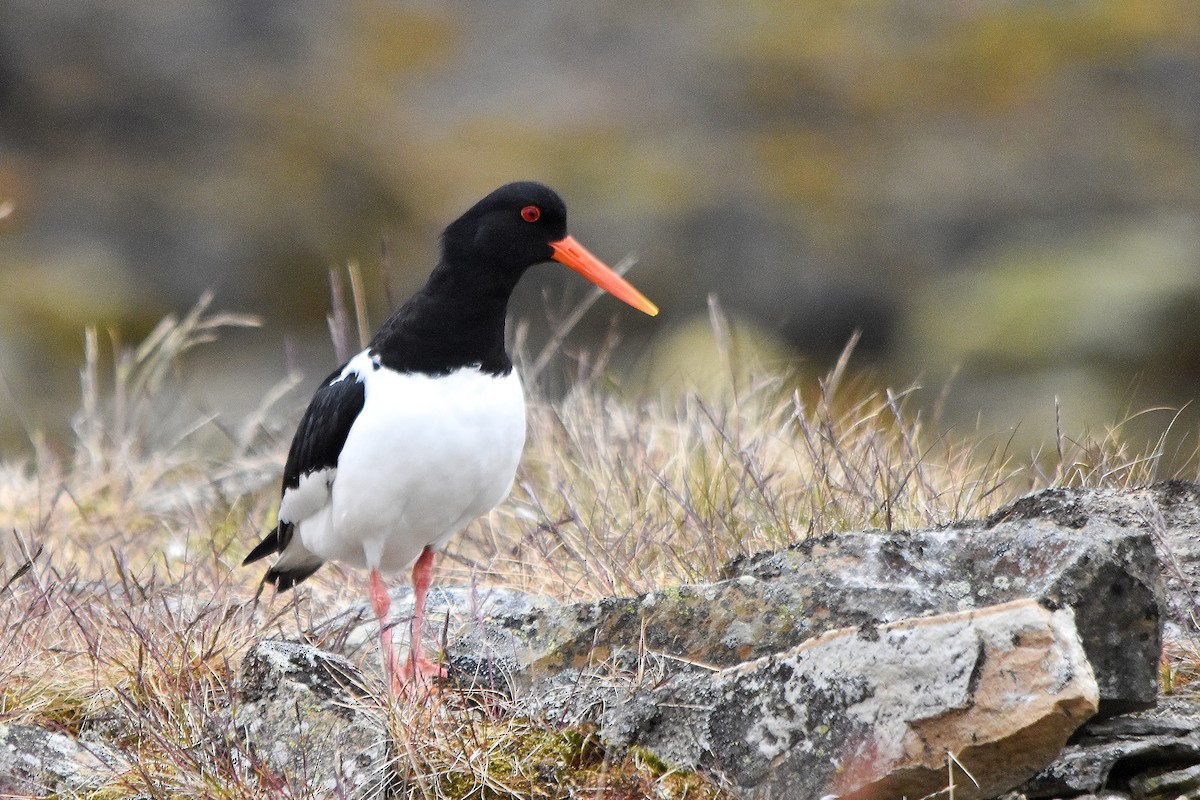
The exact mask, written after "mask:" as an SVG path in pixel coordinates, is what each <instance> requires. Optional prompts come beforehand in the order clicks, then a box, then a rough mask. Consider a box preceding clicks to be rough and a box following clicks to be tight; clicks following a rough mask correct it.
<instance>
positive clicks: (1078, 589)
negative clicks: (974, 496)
mask: <svg viewBox="0 0 1200 800" xmlns="http://www.w3.org/2000/svg"><path fill="white" fill-rule="evenodd" d="M990 525H991V526H990V527H984V526H983V525H982V524H979V525H973V526H964V527H960V528H954V529H948V530H931V531H906V532H899V533H881V532H874V533H844V534H838V535H835V536H828V537H825V538H822V539H816V540H809V541H805V542H802V543H800V544H798V545H795V546H794V547H792V548H789V549H787V550H783V551H780V552H776V553H765V554H760V555H757V556H753V557H749V558H745V559H741V560H739V561H737V562H735V563H734V564H732V565H730V567H729V568H728V571H727V572H728V577H727V578H726V579H725V580H722V581H717V582H714V583H709V584H696V585H690V586H679V587H673V588H669V589H664V590H661V591H657V592H652V593H650V594H646V595H643V596H640V597H630V598H606V599H604V600H599V601H596V602H592V603H577V604H572V605H566V606H562V607H558V608H543V609H534V610H531V611H529V612H527V613H522V614H517V615H511V616H495V617H493V618H491V619H489V620H487V624H486V625H485V626H483V627H484V630H483V631H482V632H481V631H479V630H476V631H475V632H474V633H471V634H467V635H465V636H461V637H454V636H452V637H451V641H450V647H449V652H450V654H451V656H452V657H453V659H454V660H455V661H456V662H459V661H461V662H462V663H463V664H465V665H468V666H467V667H466V668H467V669H468V671H473V672H474V673H475V674H485V673H487V672H489V671H490V672H491V673H495V674H501V675H504V676H506V677H505V680H507V681H509V682H512V681H516V682H517V683H524V684H525V685H532V684H534V683H537V682H538V681H540V680H541V679H542V678H543V677H545V676H552V675H556V674H563V673H565V672H566V673H569V672H578V671H580V670H586V669H589V668H590V666H589V665H596V664H609V665H617V666H623V667H626V668H628V669H637V663H638V661H639V659H641V658H643V657H644V656H645V654H646V653H651V654H661V655H663V656H666V657H668V658H670V659H674V660H675V665H676V668H677V669H680V670H686V669H689V668H690V667H689V665H704V666H707V667H712V668H723V667H730V666H734V665H736V664H740V663H742V662H744V661H749V660H752V659H755V658H760V657H762V656H766V655H770V654H772V653H778V652H782V651H785V650H788V649H789V648H792V647H795V646H796V645H798V644H800V643H802V642H804V641H806V640H808V639H811V638H813V637H814V636H818V635H820V634H821V633H824V632H827V631H830V630H836V629H840V628H847V627H858V626H862V625H871V624H874V623H877V622H894V621H898V620H902V619H908V618H912V617H918V616H926V615H932V614H942V613H947V612H952V611H963V610H969V609H973V608H983V607H986V606H990V605H995V604H999V603H1005V602H1009V601H1012V600H1016V599H1020V598H1034V599H1038V600H1041V601H1043V602H1045V603H1047V604H1048V605H1051V606H1054V607H1059V606H1065V607H1070V608H1073V609H1074V611H1075V615H1076V625H1077V627H1078V629H1079V632H1080V635H1081V637H1082V638H1083V643H1084V648H1085V649H1086V650H1087V653H1088V656H1089V658H1090V659H1091V662H1092V665H1093V667H1094V669H1095V672H1096V678H1097V681H1098V683H1099V685H1100V693H1101V694H1100V696H1101V708H1102V712H1103V713H1106V714H1113V713H1120V712H1125V711H1130V710H1135V709H1141V708H1148V707H1150V706H1152V705H1153V704H1154V701H1155V698H1156V697H1157V691H1158V667H1159V657H1160V654H1161V617H1162V610H1161V604H1162V588H1161V579H1160V575H1159V571H1160V567H1159V562H1158V560H1157V557H1156V555H1155V551H1154V546H1153V543H1152V541H1151V538H1150V536H1149V535H1148V534H1147V532H1146V531H1144V530H1142V529H1139V528H1128V527H1121V526H1118V525H1117V524H1116V523H1115V522H1113V521H1112V520H1110V519H1098V520H1094V521H1092V522H1091V523H1089V524H1088V525H1086V526H1085V527H1082V528H1074V527H1060V526H1059V525H1057V524H1056V523H1055V522H1054V521H1053V520H1043V519H1024V518H1021V519H1011V520H995V521H993V523H990ZM486 653H491V654H492V655H491V656H488V657H490V658H492V662H490V663H488V664H482V663H481V661H486V658H485V656H484V654H486Z"/></svg>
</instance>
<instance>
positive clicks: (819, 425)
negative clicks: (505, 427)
mask: <svg viewBox="0 0 1200 800" xmlns="http://www.w3.org/2000/svg"><path fill="white" fill-rule="evenodd" d="M343 316H344V315H343ZM252 323H253V321H252V320H249V319H246V318H242V317H238V316H233V315H223V314H213V313H210V312H209V311H208V308H207V301H201V303H200V304H199V305H198V306H197V307H196V308H195V309H194V310H193V311H192V312H191V313H190V314H188V315H187V316H185V317H183V318H181V319H174V318H168V319H167V320H164V321H163V322H162V324H160V325H159V326H158V328H156V329H155V331H154V332H153V333H152V334H151V335H150V337H149V338H148V339H147V340H146V341H145V342H144V343H142V344H141V345H140V346H138V347H137V348H134V349H122V348H119V347H117V346H116V345H114V347H113V348H112V350H113V351H112V352H111V353H106V352H105V350H106V349H105V348H103V347H102V346H101V344H100V338H99V337H98V335H97V334H96V332H95V331H90V332H89V333H88V336H87V344H88V347H87V360H86V363H85V365H84V368H83V371H82V384H83V396H82V402H81V408H80V411H79V414H78V415H77V417H76V419H75V423H74V430H75V437H74V440H73V441H71V442H70V443H69V444H66V445H59V444H55V443H52V442H49V441H45V440H42V439H40V438H38V437H36V436H34V437H32V440H33V443H34V448H33V453H32V455H31V456H30V457H29V458H28V459H27V460H25V461H23V462H13V463H8V464H4V465H2V466H0V509H2V510H3V513H4V515H5V519H4V520H3V521H4V523H5V526H4V527H5V538H4V539H3V542H2V545H0V546H2V547H3V549H2V550H0V554H2V556H3V564H2V566H0V588H2V591H0V719H3V720H6V721H32V722H37V723H42V724H49V725H52V726H59V727H61V728H63V729H66V730H67V731H69V732H72V733H80V732H89V731H90V732H96V733H99V734H100V735H102V736H104V737H105V738H106V739H108V740H109V741H112V742H114V743H115V744H117V745H118V746H120V747H121V748H123V749H125V750H126V752H127V753H128V754H130V755H131V756H132V759H131V764H132V765H133V766H132V768H131V769H130V770H129V771H127V772H126V773H124V774H122V775H119V776H115V777H114V779H113V782H112V784H111V785H110V786H108V787H105V788H104V789H103V790H102V791H100V792H98V793H97V794H96V795H95V796H96V797H108V796H121V795H123V794H125V795H127V794H129V793H138V794H142V795H145V796H148V797H154V798H165V797H213V798H243V797H273V796H278V792H279V791H280V787H281V786H282V784H281V783H280V780H279V779H278V777H277V776H273V775H272V774H271V773H270V771H269V770H267V769H266V768H265V767H264V766H263V765H262V764H261V763H260V762H258V761H257V760H256V759H255V758H254V756H253V754H252V753H250V752H247V751H246V748H245V747H244V745H243V744H242V743H241V742H240V741H239V740H238V737H237V735H236V733H235V732H234V731H232V730H231V729H230V726H229V723H228V715H227V713H226V712H227V709H228V705H229V700H230V696H231V693H232V683H233V678H234V675H235V674H236V671H237V668H238V664H239V663H240V659H241V657H242V654H243V653H244V651H245V650H246V649H247V647H249V646H250V644H251V643H252V642H253V641H255V640H256V639H259V638H262V637H267V636H282V637H288V638H305V637H306V636H309V635H310V634H309V632H310V631H313V630H314V629H315V628H316V627H317V626H318V625H319V623H321V622H322V621H324V620H325V619H327V618H328V617H329V616H330V614H331V613H332V612H331V609H344V608H345V607H347V606H349V605H351V604H356V603H361V602H362V600H363V598H364V597H365V595H366V592H365V589H366V578H365V576H364V575H362V574H360V573H358V572H356V571H350V570H342V569H341V568H340V567H338V566H336V565H330V566H329V567H327V568H326V569H324V570H322V571H321V572H320V573H318V575H317V576H315V577H314V578H313V579H312V580H311V581H310V582H308V583H306V584H305V585H304V586H303V587H302V588H301V589H300V590H298V591H296V592H294V593H291V594H288V595H285V596H282V597H280V598H277V599H274V600H271V601H270V602H261V603H257V604H256V603H255V602H254V599H253V598H254V594H255V589H256V588H257V587H256V584H257V582H258V579H259V577H260V571H259V570H258V569H257V568H253V569H242V568H240V566H239V564H240V560H241V558H242V556H243V555H244V553H245V552H246V550H247V548H248V547H249V546H250V545H251V543H252V542H254V541H256V539H257V537H258V536H259V535H260V533H261V531H262V530H263V529H265V528H267V527H268V526H269V525H270V524H272V522H273V514H274V512H275V504H276V502H277V481H278V475H279V471H280V469H281V465H282V463H283V459H284V455H285V452H286V447H287V445H288V438H289V436H290V433H291V429H292V425H294V421H295V419H296V416H297V412H298V403H300V402H303V398H300V397H298V396H297V394H298V393H296V394H293V393H289V391H288V390H289V389H290V388H291V387H292V386H293V385H294V384H295V383H296V381H295V379H294V378H289V379H288V380H287V381H285V382H284V383H283V384H281V385H280V386H279V387H278V389H277V390H276V391H273V392H271V393H269V395H268V396H267V398H266V400H265V401H264V405H263V407H262V408H261V409H259V410H258V411H257V412H256V413H254V414H251V415H250V416H249V417H248V418H247V419H246V420H244V421H243V422H242V424H241V425H239V426H237V427H236V428H230V427H229V426H227V425H225V424H223V423H222V422H221V421H219V420H217V419H214V418H212V417H211V416H198V417H197V416H195V415H191V414H189V413H188V412H186V411H185V410H183V409H184V407H185V404H183V403H181V402H180V394H179V392H180V390H179V385H178V380H177V379H178V374H179V373H178V368H179V365H180V363H181V359H185V358H186V354H187V351H188V350H189V349H191V348H192V347H195V346H197V345H199V344H202V343H204V342H205V341H207V340H210V339H211V338H213V337H214V336H216V335H217V333H218V332H219V330H220V329H221V328H223V327H226V326H232V325H247V324H252ZM713 326H714V331H715V332H716V339H717V342H718V353H717V357H718V358H724V359H725V360H726V367H727V369H728V372H729V374H730V375H731V376H733V375H735V373H736V372H737V370H734V369H733V367H732V365H731V364H729V363H728V362H729V360H730V358H729V355H728V354H729V353H730V352H731V350H730V348H731V346H732V345H731V344H730V342H729V338H730V334H728V333H727V326H725V324H724V322H723V320H722V318H721V316H720V314H719V313H717V312H714V315H713ZM334 327H335V329H336V330H339V335H340V336H342V337H343V339H344V338H345V336H346V334H345V330H347V329H349V330H353V328H352V327H349V328H348V327H347V326H346V324H345V320H344V319H338V320H335V326H334ZM335 338H336V337H335ZM109 359H111V363H110V365H109V366H107V367H105V366H104V365H105V363H106V362H108V361H109ZM601 361H602V359H601ZM849 361H850V349H848V350H847V352H846V353H845V354H844V355H843V357H842V359H841V361H840V362H839V363H838V364H837V366H836V367H835V368H834V369H833V370H832V371H831V372H830V373H829V374H828V375H827V376H826V377H825V378H824V379H822V380H820V381H819V382H818V384H817V385H816V386H805V385H796V381H795V379H794V378H793V377H792V376H789V375H787V374H783V373H770V372H767V373H763V374H757V375H751V376H749V377H736V378H734V377H731V379H730V381H729V384H728V388H727V391H726V392H724V393H719V394H717V395H716V396H713V395H709V396H703V395H701V394H700V393H698V392H683V393H680V394H678V395H677V396H672V397H667V396H659V397H636V398H630V397H625V396H622V394H621V392H620V391H619V390H618V389H616V388H614V387H612V386H608V385H606V384H605V380H604V378H603V376H602V374H601V373H600V372H599V371H595V370H594V371H591V372H587V373H585V374H579V375H577V376H575V379H576V381H575V384H574V385H575V388H574V389H573V390H572V391H571V392H570V394H568V395H567V396H566V397H565V398H562V399H555V400H551V399H547V398H545V397H541V396H539V393H538V390H537V387H536V386H533V387H530V389H529V391H530V394H531V398H530V419H529V442H528V445H527V448H526V453H525V458H524V462H523V465H522V467H521V471H520V473H519V476H518V481H517V486H516V488H515V490H514V493H513V497H512V498H511V500H510V501H508V502H507V503H505V504H503V505H502V506H501V507H500V508H498V509H496V510H495V511H494V512H493V513H492V514H491V515H490V516H488V517H487V518H484V519H481V520H479V521H477V522H476V523H474V524H472V525H471V526H470V528H469V529H468V530H467V531H466V532H465V533H464V535H462V536H460V537H458V539H457V540H456V541H455V542H454V544H453V545H452V546H451V552H450V557H449V558H447V559H444V560H443V561H442V565H441V568H440V572H439V575H438V580H439V581H442V582H445V583H468V582H475V583H477V584H489V585H503V586H509V587H514V588H518V589H522V590H526V591H532V592H537V593H542V594H547V595H551V596H554V597H558V598H562V599H564V600H565V599H571V600H579V599H585V598H594V597H600V596H605V595H612V594H630V593H637V592H644V591H647V590H650V589H653V588H658V587H662V586H664V585H669V584H674V583H681V582H689V581H704V580H710V579H713V578H714V577H715V576H716V575H717V573H718V570H719V569H720V568H721V566H722V565H723V564H724V563H725V562H726V561H728V560H729V559H730V558H732V557H734V556H736V555H738V554H741V553H749V552H754V551H758V550H763V549H768V548H778V547H782V546H785V545H787V544H789V543H791V542H795V541H797V540H800V539H803V538H805V537H807V536H812V535H818V534H825V533H830V532H836V531H839V530H844V529H863V528H873V527H884V528H905V527H917V526H930V525H938V524H943V523H949V522H953V521H955V520H961V519H966V518H972V517H979V516H982V515H986V514H988V513H989V512H991V511H993V510H995V509H996V508H997V507H999V506H1000V505H1001V504H1003V503H1005V502H1007V501H1009V500H1012V499H1013V498H1014V497H1016V496H1018V495H1020V494H1021V493H1024V492H1026V491H1028V490H1030V489H1034V488H1042V487H1046V486H1050V485H1107V486H1112V485H1125V484H1140V483H1145V482H1148V481H1150V480H1152V479H1154V478H1156V477H1158V475H1157V471H1158V469H1159V467H1160V462H1161V460H1162V450H1163V448H1164V445H1163V443H1160V445H1159V447H1158V448H1156V449H1154V450H1152V451H1150V452H1147V453H1132V452H1128V451H1127V449H1126V448H1125V447H1124V446H1123V445H1122V443H1121V441H1120V436H1119V433H1120V429H1119V427H1118V428H1117V429H1114V430H1113V431H1109V432H1107V433H1106V434H1104V435H1103V436H1101V437H1091V438H1082V439H1078V440H1075V439H1070V438H1067V437H1066V436H1060V437H1059V438H1058V440H1057V441H1056V442H1054V443H1053V446H1051V447H1050V448H1048V449H1047V451H1046V452H1044V453H1036V454H1033V455H1032V456H1031V457H1028V458H1019V457H1018V454H1015V453H1011V452H1008V450H1007V449H1006V446H1005V442H1004V440H1003V439H995V438H991V437H988V436H986V435H982V434H978V435H971V436H965V435H964V436H952V435H939V434H938V433H936V431H935V430H934V428H935V427H936V426H930V425H928V424H926V422H925V421H924V420H923V419H921V418H920V417H919V416H918V415H915V414H912V413H910V412H909V411H908V410H907V408H906V404H907V402H908V399H909V396H910V394H911V393H905V392H899V393H897V392H892V391H877V390H874V389H871V388H869V386H867V384H866V382H865V381H863V380H861V379H857V380H856V379H852V378H851V377H850V374H849V368H848V364H849ZM1181 657H1182V656H1181ZM1185 672H1186V671H1185V670H1174V671H1172V672H1171V673H1170V674H1171V675H1172V676H1174V679H1175V680H1182V676H1183V675H1184V673H1185ZM378 688H379V694H378V695H377V696H374V697H371V698H368V699H367V700H365V701H364V702H372V703H379V704H381V705H380V707H381V708H384V709H385V711H386V713H388V714H389V715H390V719H391V721H392V729H393V731H394V732H395V736H396V741H397V742H398V745H401V746H398V747H397V752H398V755H397V758H398V760H399V763H398V765H397V769H398V772H399V773H400V774H401V775H405V776H407V779H406V782H405V785H406V787H407V788H405V789H403V791H404V792H406V793H408V795H410V796H413V797H434V798H465V797H471V798H510V797H511V798H543V797H584V796H586V797H592V798H595V797H600V798H627V797H638V798H641V797H673V798H684V797H686V798H704V797H719V796H720V793H719V790H718V789H717V787H714V786H711V785H708V784H706V783H704V781H703V780H701V779H700V778H699V777H698V776H695V775H687V774H680V773H678V772H674V771H672V770H670V769H669V768H667V766H666V765H664V764H662V763H661V762H658V761H656V760H655V759H654V758H652V757H649V756H648V755H647V754H645V753H641V752H639V751H637V750H634V751H631V752H626V753H615V752H607V751H606V750H605V748H603V747H602V746H601V745H600V744H599V742H598V741H597V740H596V739H595V737H594V735H593V733H592V732H591V731H588V730H581V729H569V730H547V729H545V728H542V727H539V726H537V725H535V724H532V723H531V722H530V721H528V720H524V719H519V718H510V717H507V716H506V715H505V714H503V713H500V714H494V713H493V714H488V715H485V714H483V712H482V711H480V710H479V709H477V708H476V709H471V708H469V707H464V705H463V704H460V703H456V702H455V700H454V698H453V697H451V696H447V697H444V698H441V699H435V700H432V701H430V702H428V703H425V704H400V705H398V706H397V705H389V704H388V702H387V699H386V693H385V692H384V691H383V687H382V685H381V686H380V687H378Z"/></svg>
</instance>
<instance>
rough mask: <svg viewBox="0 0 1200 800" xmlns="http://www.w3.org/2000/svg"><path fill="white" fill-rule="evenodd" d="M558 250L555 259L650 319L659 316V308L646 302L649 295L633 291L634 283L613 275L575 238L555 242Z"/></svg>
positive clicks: (555, 247)
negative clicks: (647, 315)
mask: <svg viewBox="0 0 1200 800" xmlns="http://www.w3.org/2000/svg"><path fill="white" fill-rule="evenodd" d="M550 247H551V248H552V249H553V250H554V255H553V258H554V260H555V261H558V262H560V263H562V264H566V265H567V266H568V267H570V268H571V269H573V270H575V271H576V272H578V273H579V274H580V275H582V276H583V277H585V278H587V279H588V280H589V281H591V282H592V283H594V284H596V285H597V286H599V287H600V288H601V289H603V290H604V291H606V292H608V293H609V294H611V295H612V296H613V297H615V298H617V299H618V300H624V301H625V302H626V303H628V304H629V305H631V306H633V307H634V308H636V309H637V310H638V311H642V312H645V313H647V314H649V315H650V316H652V317H653V316H655V315H657V314H658V306H656V305H654V303H651V302H650V301H649V300H647V299H646V296H645V295H644V294H642V293H641V292H639V291H638V290H637V289H635V288H633V284H632V283H630V282H629V281H627V280H625V279H624V278H622V277H621V276H620V275H618V274H617V273H615V272H613V270H612V268H611V267H609V266H608V265H607V264H605V263H604V262H603V261H601V260H600V259H598V258H596V257H595V256H594V255H592V254H591V253H589V252H588V251H587V249H586V248H585V247H584V246H583V245H581V244H580V243H579V242H577V241H575V237H573V236H564V237H563V238H561V239H559V240H558V241H557V242H551V243H550Z"/></svg>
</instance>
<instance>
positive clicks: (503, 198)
mask: <svg viewBox="0 0 1200 800" xmlns="http://www.w3.org/2000/svg"><path fill="white" fill-rule="evenodd" d="M442 251H443V259H444V260H445V261H447V262H448V263H454V264H461V265H464V267H465V266H466V265H471V264H478V265H487V269H490V270H498V271H500V272H502V273H504V276H505V277H509V278H511V280H512V283H513V285H515V283H516V281H517V280H518V279H519V278H520V277H521V275H522V274H524V272H525V270H527V269H528V268H529V267H531V266H533V265H534V264H540V263H542V262H543V261H558V262H560V263H562V264H566V265H567V266H568V267H570V268H571V269H573V270H575V271H576V272H578V273H580V274H581V275H583V276H584V277H585V278H587V279H588V280H590V281H591V282H592V283H594V284H596V285H597V286H599V287H600V288H601V289H604V290H605V291H607V292H609V293H610V294H612V295H613V296H615V297H617V298H618V299H620V300H623V301H624V302H626V303H628V304H629V305H631V306H633V307H634V308H636V309H638V310H639V311H643V312H645V313H647V314H650V315H651V316H653V315H655V314H657V313H658V307H657V306H655V305H654V304H653V303H651V302H650V301H649V300H647V299H646V297H645V296H644V295H642V293H641V292H639V291H638V290H637V289H635V288H634V287H633V285H632V284H630V283H629V282H628V281H626V280H625V279H624V278H622V277H621V276H620V275H618V274H617V273H616V272H614V271H613V270H612V269H611V268H610V267H608V266H607V265H606V264H605V263H604V262H602V261H601V260H600V259H598V258H596V256H594V255H592V254H591V253H590V252H588V251H587V249H585V248H584V247H583V245H581V244H579V242H578V241H576V240H575V238H574V237H572V236H569V235H568V234H567V207H566V205H565V204H564V203H563V201H562V198H561V197H559V196H558V194H557V193H556V192H555V191H554V190H553V189H551V188H550V187H548V186H543V185H542V184H540V183H534V182H531V181H522V182H519V183H509V184H505V185H504V186H501V187H500V188H499V189H497V190H496V191H494V192H492V193H491V194H489V195H488V196H487V197H485V198H483V199H482V200H480V201H479V202H478V203H476V204H475V205H474V206H472V207H471V208H470V209H469V210H468V211H467V212H466V213H465V214H463V215H462V216H461V217H459V218H458V219H456V220H455V221H454V222H452V223H450V225H449V227H447V228H446V231H445V233H443V234H442ZM496 277H500V276H496Z"/></svg>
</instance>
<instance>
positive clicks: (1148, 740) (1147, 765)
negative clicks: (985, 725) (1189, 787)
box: [1020, 691, 1200, 800]
mask: <svg viewBox="0 0 1200 800" xmlns="http://www.w3.org/2000/svg"><path fill="white" fill-rule="evenodd" d="M1160 706H1161V708H1160V709H1157V710H1154V711H1148V712H1142V713H1139V714H1134V715H1127V716H1121V717H1114V718H1112V719H1107V720H1093V721H1091V722H1089V723H1088V724H1087V725H1085V726H1084V727H1083V728H1082V729H1081V730H1080V731H1079V732H1078V733H1077V734H1076V735H1075V737H1073V738H1072V740H1071V743H1070V744H1069V745H1068V746H1067V747H1066V748H1064V749H1063V751H1062V752H1061V753H1060V754H1059V756H1058V757H1057V758H1056V759H1055V760H1054V762H1053V763H1051V764H1050V765H1049V766H1048V767H1046V769H1044V770H1042V771H1041V772H1039V773H1038V774H1037V775H1035V776H1034V777H1033V778H1031V779H1030V780H1029V781H1027V782H1026V783H1025V784H1024V785H1022V786H1021V787H1020V796H1021V797H1025V798H1029V800H1043V799H1049V798H1074V797H1078V796H1080V795H1081V794H1095V795H1101V796H1109V795H1118V794H1119V795H1121V796H1124V797H1137V798H1143V797H1157V796H1160V795H1158V794H1157V790H1158V788H1159V787H1165V786H1167V785H1170V782H1169V781H1168V782H1166V783H1162V782H1156V781H1155V778H1156V776H1161V775H1164V774H1171V773H1179V774H1178V775H1176V777H1175V778H1173V779H1171V780H1172V781H1173V780H1179V781H1181V782H1184V781H1186V780H1188V779H1189V776H1188V775H1186V774H1183V773H1186V772H1187V771H1188V770H1190V769H1192V768H1194V767H1196V766H1198V765H1200V696H1198V695H1196V694H1194V693H1191V692H1186V691H1185V692H1181V693H1178V694H1173V695H1166V696H1164V697H1163V699H1162V702H1161V703H1160ZM1167 792H1168V796H1170V797H1172V798H1173V797H1177V796H1179V795H1182V794H1186V791H1184V790H1182V789H1181V790H1180V791H1179V792H1178V793H1176V794H1169V792H1170V790H1167Z"/></svg>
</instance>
